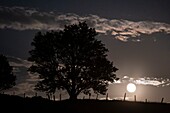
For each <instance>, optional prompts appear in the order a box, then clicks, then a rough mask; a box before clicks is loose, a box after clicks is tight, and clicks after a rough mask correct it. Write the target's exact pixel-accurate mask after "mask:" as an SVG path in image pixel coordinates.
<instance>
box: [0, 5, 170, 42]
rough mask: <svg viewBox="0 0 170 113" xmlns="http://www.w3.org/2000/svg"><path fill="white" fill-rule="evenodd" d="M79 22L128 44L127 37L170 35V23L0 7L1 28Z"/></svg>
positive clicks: (55, 27)
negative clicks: (160, 33) (155, 34)
mask: <svg viewBox="0 0 170 113" xmlns="http://www.w3.org/2000/svg"><path fill="white" fill-rule="evenodd" d="M78 21H86V22H87V23H88V25H89V26H90V27H94V28H95V29H96V31H97V32H98V33H101V34H104V35H112V36H113V37H114V38H116V39H118V40H120V41H123V42H127V41H128V39H130V38H133V40H132V41H135V42H139V41H140V39H139V38H138V37H139V36H140V35H141V34H148V35H149V34H153V33H159V32H164V33H167V34H169V33H170V24H166V23H161V22H151V21H139V22H134V21H129V20H123V19H120V20H118V19H107V18H102V17H99V16H97V15H92V14H89V15H86V16H79V15H77V14H73V13H66V14H61V13H57V12H54V11H51V12H45V11H40V10H37V9H34V8H27V7H2V6H1V7H0V29H15V30H61V29H63V27H64V25H69V24H74V23H77V22H78ZM136 37H137V38H136Z"/></svg>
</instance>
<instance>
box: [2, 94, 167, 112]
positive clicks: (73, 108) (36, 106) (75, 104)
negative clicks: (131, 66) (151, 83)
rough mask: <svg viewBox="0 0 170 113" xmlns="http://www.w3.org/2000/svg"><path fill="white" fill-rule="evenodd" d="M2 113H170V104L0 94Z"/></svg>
mask: <svg viewBox="0 0 170 113" xmlns="http://www.w3.org/2000/svg"><path fill="white" fill-rule="evenodd" d="M0 106H1V107H0V109H1V111H0V113H170V104H168V103H153V102H147V103H146V102H130V101H118V100H117V101H116V100H76V101H70V100H62V101H52V100H48V99H45V98H42V97H31V98H28V97H26V98H23V97H19V96H12V95H11V96H10V95H6V94H0Z"/></svg>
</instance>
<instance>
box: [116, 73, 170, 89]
mask: <svg viewBox="0 0 170 113" xmlns="http://www.w3.org/2000/svg"><path fill="white" fill-rule="evenodd" d="M128 82H133V83H135V84H138V85H150V86H156V87H165V86H170V79H169V78H156V77H142V78H133V77H129V76H124V77H123V78H121V79H120V80H119V82H115V84H117V83H119V84H120V83H128Z"/></svg>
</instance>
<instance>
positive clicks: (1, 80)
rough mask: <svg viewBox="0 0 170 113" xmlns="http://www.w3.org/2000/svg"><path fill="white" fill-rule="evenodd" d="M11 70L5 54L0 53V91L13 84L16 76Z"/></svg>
mask: <svg viewBox="0 0 170 113" xmlns="http://www.w3.org/2000/svg"><path fill="white" fill-rule="evenodd" d="M12 70H13V69H12V66H10V65H9V62H8V60H7V58H6V56H4V55H2V54H0V91H3V90H6V89H9V88H11V87H13V86H14V85H15V80H16V76H14V75H13V73H12Z"/></svg>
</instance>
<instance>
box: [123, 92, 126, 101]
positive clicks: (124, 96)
mask: <svg viewBox="0 0 170 113" xmlns="http://www.w3.org/2000/svg"><path fill="white" fill-rule="evenodd" d="M123 100H124V101H125V100H126V93H125V94H124V99H123Z"/></svg>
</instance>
